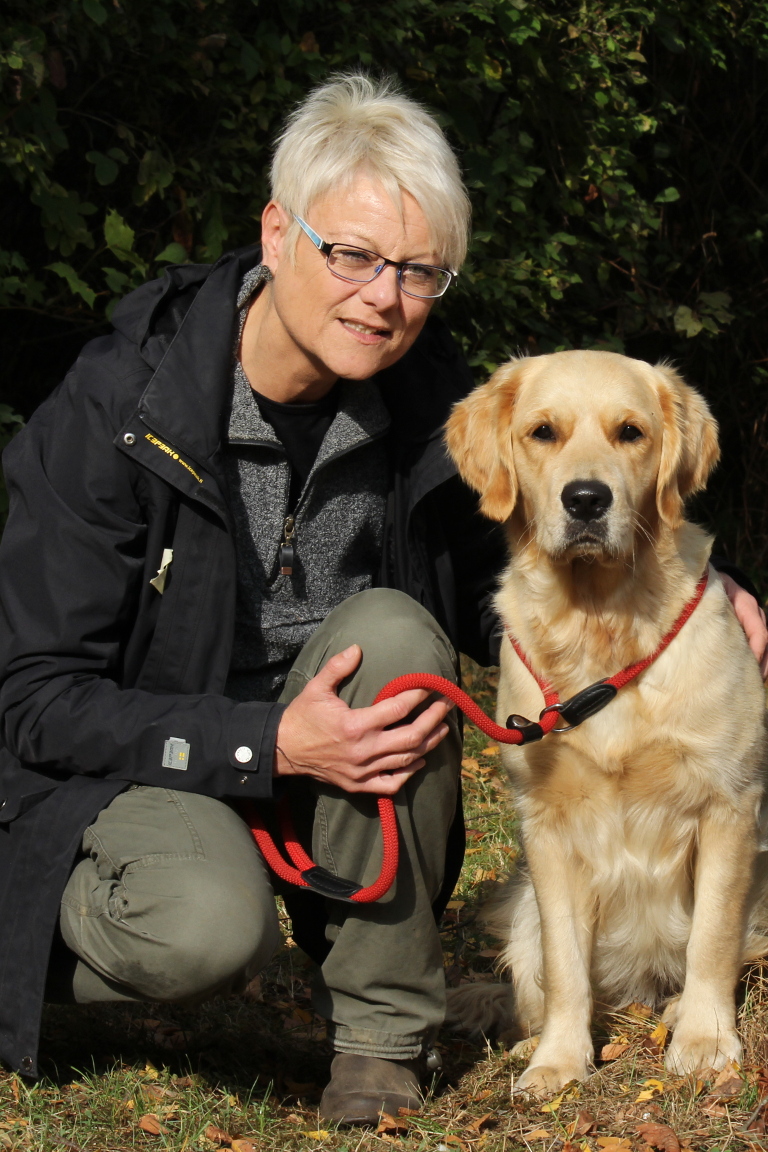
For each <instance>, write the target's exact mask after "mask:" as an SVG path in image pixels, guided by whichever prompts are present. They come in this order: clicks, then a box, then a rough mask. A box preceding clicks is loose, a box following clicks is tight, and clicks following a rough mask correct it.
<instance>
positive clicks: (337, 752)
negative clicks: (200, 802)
mask: <svg viewBox="0 0 768 1152" xmlns="http://www.w3.org/2000/svg"><path fill="white" fill-rule="evenodd" d="M361 658H362V650H361V649H360V647H359V645H357V644H353V645H352V646H351V647H350V648H347V649H346V650H345V651H344V652H339V653H338V655H336V656H333V657H331V659H330V660H329V661H328V663H327V664H326V665H325V667H324V668H323V669H321V671H320V672H318V673H317V675H316V676H314V677H313V678H312V679H311V680H310V681H309V683H308V684H307V685H306V687H305V688H304V689H303V690H302V691H301V692H300V693H299V695H298V696H297V697H296V698H295V699H294V700H292V701H291V703H290V704H289V705H288V706H287V708H286V709H285V711H284V713H283V716H282V719H281V721H280V727H279V728H278V733H277V748H276V751H275V762H274V774H275V775H276V776H297V775H298V776H311V777H312V778H313V779H315V780H320V781H322V782H323V783H324V784H334V785H335V786H336V787H337V788H342V789H343V790H344V791H345V792H373V793H377V794H379V795H383V796H393V795H394V794H395V793H396V792H397V791H398V790H399V789H400V788H401V787H402V785H403V784H404V783H405V781H406V780H408V779H409V778H410V777H411V776H413V774H414V773H415V772H418V771H419V769H420V768H423V767H424V763H425V761H424V757H425V756H426V754H427V753H428V752H431V751H432V749H433V748H436V747H437V745H438V744H439V743H440V741H441V740H443V739H444V738H445V737H446V736H447V735H448V732H449V728H448V725H447V724H446V723H445V717H446V716H447V715H448V713H449V712H450V710H451V708H453V704H452V703H451V702H450V701H449V700H444V699H440V700H436V701H434V702H433V703H432V704H430V705H429V707H428V708H425V709H424V711H423V712H421V713H420V714H419V715H418V716H417V717H416V718H415V719H414V720H412V721H411V722H410V723H408V724H403V723H401V722H402V721H404V720H405V719H406V717H407V716H408V715H409V714H410V713H411V712H412V711H413V710H414V708H416V707H417V706H418V705H419V704H423V703H424V701H425V700H426V699H427V698H428V697H429V696H430V695H431V693H430V692H428V691H427V690H426V689H421V688H417V689H412V690H410V691H408V692H400V693H399V694H398V695H397V696H393V697H392V698H391V699H389V700H382V702H381V703H380V704H372V705H371V706H370V707H369V708H350V707H349V706H348V705H347V704H345V703H344V701H343V700H340V699H339V697H338V696H337V694H336V689H337V688H338V686H339V684H340V683H341V682H342V681H343V680H345V679H346V678H347V677H348V676H350V675H351V674H352V673H353V672H354V671H355V669H356V668H357V666H358V664H359V663H360V660H361ZM392 724H397V725H398V727H396V728H391V727H390V726H391V725H392Z"/></svg>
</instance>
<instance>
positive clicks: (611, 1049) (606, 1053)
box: [600, 1044, 629, 1060]
mask: <svg viewBox="0 0 768 1152" xmlns="http://www.w3.org/2000/svg"><path fill="white" fill-rule="evenodd" d="M628 1050H629V1044H603V1046H602V1048H601V1049H600V1059H601V1060H618V1058H619V1056H623V1055H624V1053H625V1052H627V1051H628Z"/></svg>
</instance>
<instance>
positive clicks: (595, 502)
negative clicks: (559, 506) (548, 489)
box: [560, 480, 613, 523]
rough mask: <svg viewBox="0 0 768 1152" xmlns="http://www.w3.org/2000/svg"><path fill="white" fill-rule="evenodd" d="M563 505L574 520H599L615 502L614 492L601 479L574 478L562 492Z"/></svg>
mask: <svg viewBox="0 0 768 1152" xmlns="http://www.w3.org/2000/svg"><path fill="white" fill-rule="evenodd" d="M560 499H561V500H562V502H563V507H564V508H565V510H566V512H567V513H568V515H569V516H573V518H574V520H584V521H585V523H586V521H588V520H598V519H599V518H600V517H601V516H602V515H603V513H604V512H605V511H606V510H607V509H608V508H610V506H611V504H612V503H613V492H611V490H610V488H609V487H608V485H607V484H602V483H601V482H600V481H599V480H572V481H571V482H570V484H566V486H565V488H563V490H562V492H561V493H560Z"/></svg>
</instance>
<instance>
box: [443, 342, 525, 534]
mask: <svg viewBox="0 0 768 1152" xmlns="http://www.w3.org/2000/svg"><path fill="white" fill-rule="evenodd" d="M524 364H525V361H524V360H512V361H510V362H509V363H508V364H503V365H502V366H501V368H499V369H498V370H497V371H496V372H494V374H493V376H491V378H490V380H489V381H488V383H487V384H483V385H481V386H480V387H479V388H475V390H474V392H471V393H470V394H469V396H467V398H466V400H461V401H460V402H459V403H458V404H456V406H455V407H454V409H453V411H452V412H451V415H450V417H449V420H448V423H447V425H446V443H447V445H448V451H449V452H450V454H451V456H452V457H453V459H454V461H455V463H456V467H457V468H458V470H459V475H460V476H461V478H462V479H463V480H465V481H466V482H467V484H469V486H470V487H471V488H474V489H475V491H476V492H479V493H480V511H481V512H482V513H483V514H484V515H485V516H487V517H488V518H489V519H491V520H499V521H501V522H502V523H503V522H504V521H505V520H508V519H509V517H510V516H511V515H512V512H513V510H514V507H515V504H516V502H517V475H516V473H515V461H514V456H513V452H512V412H513V409H514V403H515V393H516V392H517V389H518V387H519V384H520V379H521V377H522V373H523V370H524Z"/></svg>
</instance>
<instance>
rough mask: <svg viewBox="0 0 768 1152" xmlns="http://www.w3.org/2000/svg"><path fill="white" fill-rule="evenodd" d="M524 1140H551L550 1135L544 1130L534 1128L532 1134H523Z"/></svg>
mask: <svg viewBox="0 0 768 1152" xmlns="http://www.w3.org/2000/svg"><path fill="white" fill-rule="evenodd" d="M525 1139H526V1140H551V1139H552V1133H551V1132H548V1131H547V1129H546V1128H534V1130H533V1132H526V1133H525Z"/></svg>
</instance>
